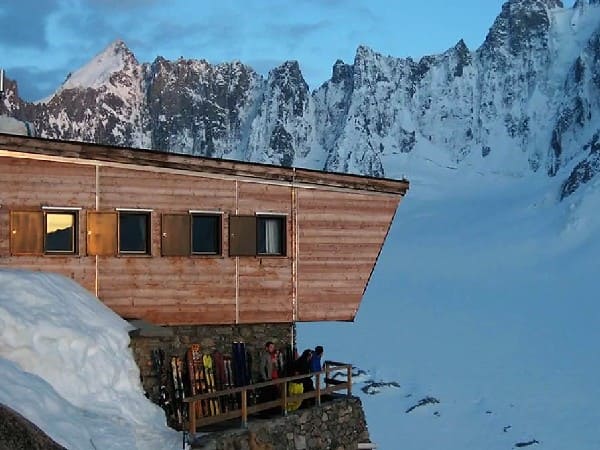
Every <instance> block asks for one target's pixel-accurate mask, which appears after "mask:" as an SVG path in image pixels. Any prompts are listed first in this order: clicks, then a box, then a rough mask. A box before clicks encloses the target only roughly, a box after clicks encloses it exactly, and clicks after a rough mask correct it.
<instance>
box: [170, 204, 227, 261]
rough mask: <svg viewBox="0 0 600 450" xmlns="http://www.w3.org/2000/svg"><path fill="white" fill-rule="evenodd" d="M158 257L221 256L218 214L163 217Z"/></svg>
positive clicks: (198, 213) (203, 213)
mask: <svg viewBox="0 0 600 450" xmlns="http://www.w3.org/2000/svg"><path fill="white" fill-rule="evenodd" d="M161 217H162V221H161V228H162V230H161V255H162V256H190V255H220V254H221V214H220V213H210V212H203V211H202V212H200V211H190V212H189V213H186V214H182V213H176V214H162V216H161Z"/></svg>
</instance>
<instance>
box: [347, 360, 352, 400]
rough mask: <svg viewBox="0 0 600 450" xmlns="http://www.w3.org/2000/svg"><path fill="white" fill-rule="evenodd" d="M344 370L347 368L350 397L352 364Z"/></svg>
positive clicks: (349, 394) (350, 393) (349, 393)
mask: <svg viewBox="0 0 600 450" xmlns="http://www.w3.org/2000/svg"><path fill="white" fill-rule="evenodd" d="M346 370H348V397H350V396H351V395H352V366H351V365H349V366H348V367H346Z"/></svg>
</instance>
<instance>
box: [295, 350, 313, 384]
mask: <svg viewBox="0 0 600 450" xmlns="http://www.w3.org/2000/svg"><path fill="white" fill-rule="evenodd" d="M311 358H312V350H310V349H306V350H304V351H303V352H302V355H300V357H299V358H298V359H297V360H296V361H295V362H294V373H295V374H296V375H304V374H306V375H308V374H309V373H310V361H311ZM298 382H299V383H302V385H303V386H304V392H309V391H314V390H315V386H314V384H313V381H312V377H306V378H302V379H300V380H298Z"/></svg>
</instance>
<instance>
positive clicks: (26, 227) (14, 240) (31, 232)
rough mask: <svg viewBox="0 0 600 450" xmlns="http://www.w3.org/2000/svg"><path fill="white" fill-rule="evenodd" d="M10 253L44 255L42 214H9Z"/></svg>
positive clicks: (17, 212)
mask: <svg viewBox="0 0 600 450" xmlns="http://www.w3.org/2000/svg"><path fill="white" fill-rule="evenodd" d="M10 253H11V254H12V255H42V254H44V214H43V213H42V211H11V212H10Z"/></svg>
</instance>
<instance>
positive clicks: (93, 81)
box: [59, 40, 139, 92]
mask: <svg viewBox="0 0 600 450" xmlns="http://www.w3.org/2000/svg"><path fill="white" fill-rule="evenodd" d="M137 66H139V63H138V62H137V60H136V58H135V55H134V54H133V53H132V52H131V50H129V48H128V47H127V45H125V43H124V42H123V41H121V40H116V41H114V42H112V43H111V44H110V45H109V46H108V47H106V48H105V49H104V50H103V51H101V52H100V53H98V54H97V55H96V56H95V57H94V58H92V60H91V61H90V62H88V63H87V64H86V65H85V66H83V67H82V68H81V69H79V70H77V71H76V72H73V73H72V74H69V76H68V77H67V79H66V80H65V82H64V83H63V85H62V86H61V88H60V89H59V92H60V91H62V90H66V89H76V88H83V89H85V88H100V87H102V86H104V85H106V84H107V83H109V82H110V79H111V77H112V75H113V74H115V73H117V72H121V71H123V70H124V69H127V70H135V68H136V67H137Z"/></svg>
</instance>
